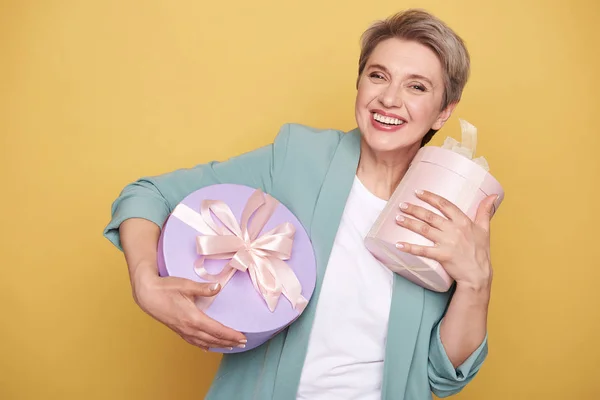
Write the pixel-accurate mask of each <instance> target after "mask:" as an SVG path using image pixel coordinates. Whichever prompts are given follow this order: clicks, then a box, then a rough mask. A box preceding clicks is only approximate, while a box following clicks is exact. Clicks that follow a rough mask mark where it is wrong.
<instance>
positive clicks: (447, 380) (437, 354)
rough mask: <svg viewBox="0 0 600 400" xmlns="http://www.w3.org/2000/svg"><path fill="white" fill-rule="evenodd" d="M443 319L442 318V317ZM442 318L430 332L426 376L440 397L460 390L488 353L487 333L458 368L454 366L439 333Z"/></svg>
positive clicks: (473, 374)
mask: <svg viewBox="0 0 600 400" xmlns="http://www.w3.org/2000/svg"><path fill="white" fill-rule="evenodd" d="M442 320H443V319H442ZM442 320H440V322H438V324H437V325H436V326H435V328H434V329H433V332H432V337H431V341H430V346H429V362H428V371H427V372H428V376H429V384H430V386H431V390H432V392H433V393H434V394H435V395H436V396H437V397H440V398H443V397H448V396H452V395H454V394H456V393H458V392H460V391H461V390H462V389H463V388H464V387H465V386H466V385H467V384H468V383H469V382H470V381H471V380H473V378H474V377H475V375H476V374H477V372H478V371H479V369H480V368H481V366H482V364H483V362H484V360H485V359H486V357H487V354H488V343H487V334H486V336H485V338H484V339H483V341H482V342H481V344H480V345H479V347H478V348H477V349H476V350H475V351H474V352H473V353H472V354H471V355H470V356H469V358H467V359H466V360H465V362H463V363H462V364H461V365H459V366H458V368H454V366H453V365H452V362H451V361H450V358H449V357H448V354H447V353H446V350H445V349H444V345H443V344H442V339H441V335H440V327H441V324H442Z"/></svg>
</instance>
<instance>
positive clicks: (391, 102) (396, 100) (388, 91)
mask: <svg viewBox="0 0 600 400" xmlns="http://www.w3.org/2000/svg"><path fill="white" fill-rule="evenodd" d="M379 100H380V101H381V104H383V105H384V106H385V107H386V108H393V107H398V108H399V107H402V90H401V89H400V87H398V85H396V84H393V83H390V84H389V85H388V86H387V87H386V88H385V89H384V90H383V91H382V93H381V96H380V98H379Z"/></svg>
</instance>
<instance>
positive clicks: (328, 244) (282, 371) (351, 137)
mask: <svg viewBox="0 0 600 400" xmlns="http://www.w3.org/2000/svg"><path fill="white" fill-rule="evenodd" d="M359 157H360V132H359V130H358V129H354V130H352V131H350V132H348V133H346V134H345V135H344V136H342V139H341V141H340V144H339V146H338V148H337V149H336V152H335V154H334V156H333V159H332V161H331V164H330V167H329V170H328V172H327V174H326V176H325V179H324V181H323V184H322V186H321V190H320V192H319V197H318V199H317V202H316V205H315V210H314V214H313V218H312V222H311V224H310V228H309V229H310V236H311V238H312V242H313V246H314V249H315V255H316V258H317V281H316V285H315V290H314V292H313V295H312V298H311V301H310V302H309V304H308V306H307V308H306V309H305V310H304V312H303V313H302V315H301V316H300V317H299V318H298V319H297V320H296V321H295V322H294V323H293V324H292V325H291V326H290V328H289V329H288V332H287V337H286V340H285V344H284V347H283V350H282V354H281V359H280V363H279V368H278V370H277V379H276V380H275V386H274V390H273V399H295V398H296V392H297V390H298V384H299V383H300V376H301V373H302V368H303V366H304V360H305V358H306V351H307V348H308V340H309V337H310V332H311V328H312V324H313V321H314V318H315V310H316V305H317V303H318V299H319V294H320V292H321V286H322V284H323V277H324V276H325V269H326V267H327V263H328V261H329V256H330V253H331V248H332V246H333V242H334V240H335V236H336V234H337V231H338V227H339V224H340V221H341V218H342V214H343V212H344V208H345V205H346V200H347V199H348V195H349V194H350V190H351V188H352V184H353V182H354V177H355V175H356V168H357V166H358V160H359Z"/></svg>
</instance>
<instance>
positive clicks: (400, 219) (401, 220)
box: [396, 215, 406, 222]
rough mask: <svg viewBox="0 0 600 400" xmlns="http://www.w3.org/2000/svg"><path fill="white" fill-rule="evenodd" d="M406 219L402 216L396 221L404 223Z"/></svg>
mask: <svg viewBox="0 0 600 400" xmlns="http://www.w3.org/2000/svg"><path fill="white" fill-rule="evenodd" d="M405 219H406V218H404V217H403V216H402V215H398V216H397V217H396V221H398V222H404V220H405Z"/></svg>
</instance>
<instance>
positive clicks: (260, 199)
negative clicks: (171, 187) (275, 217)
mask: <svg viewBox="0 0 600 400" xmlns="http://www.w3.org/2000/svg"><path fill="white" fill-rule="evenodd" d="M278 204H279V202H278V201H277V200H275V199H274V198H273V197H271V196H269V195H268V194H265V193H263V192H262V191H261V190H256V191H254V193H253V194H252V195H251V196H250V198H249V199H248V202H247V203H246V206H245V207H244V210H243V212H242V218H241V225H240V224H238V222H237V220H236V218H235V216H234V215H233V213H232V212H231V209H230V208H229V206H227V204H225V203H224V202H222V201H218V200H204V201H203V202H202V206H201V210H200V212H201V216H202V219H203V220H204V222H205V223H206V225H207V226H208V227H209V228H210V229H211V230H212V232H201V233H203V234H204V235H203V236H198V237H197V251H198V254H199V255H200V258H199V259H198V260H197V261H196V263H195V266H194V269H195V271H196V273H197V274H198V275H199V276H200V277H201V278H203V279H205V280H210V281H216V282H219V283H220V284H221V287H224V286H225V285H227V283H228V282H229V280H230V279H231V278H232V277H233V275H234V274H235V273H236V272H237V271H241V272H246V271H248V273H249V275H250V279H251V281H252V284H253V285H254V288H255V289H256V290H257V291H258V292H259V293H260V294H261V296H262V297H263V298H264V300H265V302H266V303H267V306H268V307H269V310H270V311H271V312H273V311H274V310H275V307H276V306H277V303H278V301H279V297H280V295H281V294H283V295H284V296H285V297H286V298H288V300H289V301H290V303H291V304H292V306H293V307H294V308H295V309H297V310H298V311H299V312H302V311H303V310H304V308H305V307H306V305H307V304H308V301H307V300H306V299H305V298H304V297H303V296H302V294H301V291H302V286H301V284H300V282H299V281H298V278H297V277H296V275H295V274H294V272H293V271H292V269H291V268H290V266H289V265H288V264H287V263H286V262H285V260H289V258H290V256H291V253H292V244H293V239H294V234H295V232H296V230H295V227H294V225H292V224H291V223H289V222H285V223H282V224H280V225H278V226H277V227H275V228H274V229H272V230H270V231H269V232H266V233H265V234H263V235H262V236H258V234H259V233H260V231H261V230H262V229H263V227H264V226H265V224H266V223H267V221H268V220H269V218H271V215H272V214H273V212H274V211H275V209H276V208H277V205H278ZM211 211H212V213H213V214H214V215H215V216H216V217H217V219H218V220H219V221H221V222H222V223H223V225H224V226H220V225H217V224H216V223H215V221H214V219H213V218H212V215H211ZM205 259H221V260H222V259H231V261H229V262H228V263H227V264H226V265H225V267H224V268H223V270H222V271H221V272H220V273H218V274H214V275H212V274H209V273H208V271H206V269H205V267H204V260H205ZM215 297H216V296H213V297H206V298H202V299H198V303H197V304H198V305H199V306H200V307H201V308H203V309H204V308H206V307H208V306H209V305H210V303H212V301H213V300H214V298H215Z"/></svg>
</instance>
